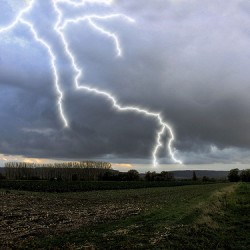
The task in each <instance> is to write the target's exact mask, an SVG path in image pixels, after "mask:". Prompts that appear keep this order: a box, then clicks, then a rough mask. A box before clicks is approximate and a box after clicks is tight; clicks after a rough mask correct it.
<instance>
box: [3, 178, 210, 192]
mask: <svg viewBox="0 0 250 250" xmlns="http://www.w3.org/2000/svg"><path fill="white" fill-rule="evenodd" d="M207 183H209V182H206V183H205V182H201V181H190V180H189V181H188V180H187V181H172V182H170V181H154V182H146V181H24V180H21V181H19V180H2V181H0V188H5V189H12V190H26V191H33V192H57V193H61V192H82V191H95V190H121V189H138V188H153V187H173V186H185V185H202V184H207ZM211 183H214V182H211Z"/></svg>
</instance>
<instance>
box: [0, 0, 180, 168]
mask: <svg viewBox="0 0 250 250" xmlns="http://www.w3.org/2000/svg"><path fill="white" fill-rule="evenodd" d="M36 1H38V0H26V1H25V2H26V3H27V6H25V8H23V9H22V10H21V11H20V12H19V13H18V14H17V15H16V17H15V19H14V21H13V22H12V23H10V24H9V25H7V26H5V27H2V28H0V33H3V32H7V31H10V30H12V29H13V28H15V27H16V26H17V25H20V24H21V25H25V26H27V27H28V28H29V30H30V32H31V33H32V35H33V37H34V39H35V40H36V41H37V42H38V43H40V44H42V45H43V46H44V47H45V48H46V49H47V51H48V54H49V56H50V60H51V68H52V71H53V75H54V84H55V88H56V91H57V93H58V112H59V114H60V117H61V119H62V122H63V124H64V126H65V127H69V122H68V118H67V116H66V114H65V112H64V108H63V99H64V91H63V89H62V87H61V85H60V82H59V81H60V80H59V72H58V67H57V65H56V59H57V58H56V55H55V53H54V52H53V49H52V46H51V44H50V43H49V42H48V41H46V40H45V39H42V38H41V37H40V36H39V34H38V32H37V30H36V29H35V27H34V25H33V23H32V22H31V21H28V20H27V19H25V15H26V14H28V13H29V12H30V11H32V9H33V7H34V5H35V3H36ZM51 2H52V6H53V8H54V11H55V13H56V14H57V17H56V22H55V24H54V32H55V33H56V34H57V35H58V36H59V37H60V39H61V41H62V42H63V45H64V50H65V51H64V52H65V53H66V54H67V56H68V58H69V60H70V62H71V65H72V68H73V69H74V72H75V76H74V79H73V81H74V85H75V88H76V89H77V90H79V91H86V92H89V93H92V94H95V95H98V96H101V97H103V98H106V99H108V100H109V101H110V102H111V104H112V106H113V107H114V109H115V110H116V111H118V112H133V113H137V114H141V115H144V116H147V117H150V118H152V119H154V120H156V121H157V122H158V125H159V127H160V129H159V131H157V134H156V138H155V141H156V142H155V145H154V148H153V150H152V157H153V165H154V166H157V165H158V158H157V155H158V153H159V150H160V148H161V147H162V146H163V145H162V140H163V138H162V137H163V136H164V134H165V133H166V132H168V134H169V140H168V143H167V146H166V147H167V150H168V153H169V155H170V157H171V159H172V161H173V162H175V163H178V164H182V162H181V161H180V160H179V159H177V158H176V156H175V149H174V148H173V142H174V140H175V136H174V133H173V130H172V128H171V127H170V125H169V124H168V123H167V122H166V121H164V119H163V118H162V116H161V114H160V113H156V112H152V111H149V110H147V109H145V108H142V107H137V106H123V105H120V104H119V102H118V100H117V98H116V97H115V96H113V95H112V94H111V93H109V92H107V91H104V90H101V89H98V88H94V87H91V86H87V85H85V84H81V83H80V78H81V76H82V69H81V67H80V66H79V65H78V64H77V62H76V58H75V55H74V54H73V52H72V50H71V48H70V46H69V43H68V41H67V39H66V36H65V33H64V32H65V30H66V29H67V28H68V27H69V25H71V24H78V23H80V22H87V23H88V24H89V25H90V27H92V28H93V29H94V30H96V31H97V32H99V33H100V34H102V35H105V36H107V37H109V38H110V39H111V41H112V42H113V44H114V47H115V50H116V55H117V56H118V57H120V56H122V52H123V51H122V47H121V43H120V41H119V38H118V36H117V35H116V34H115V33H113V32H110V31H109V30H107V29H105V28H103V27H102V26H101V25H100V24H99V22H101V21H102V20H107V19H115V18H121V19H123V20H125V21H127V22H129V23H134V22H135V21H134V20H133V19H132V18H130V17H128V16H126V15H123V14H119V13H118V14H110V15H95V14H91V15H83V16H80V17H79V16H77V17H74V18H70V19H64V18H63V11H62V10H61V8H60V4H61V3H64V4H68V5H70V6H71V7H75V8H76V7H84V6H85V5H86V4H88V3H94V4H103V5H112V2H113V1H112V0H78V1H77V0H51Z"/></svg>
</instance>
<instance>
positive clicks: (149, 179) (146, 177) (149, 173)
mask: <svg viewBox="0 0 250 250" xmlns="http://www.w3.org/2000/svg"><path fill="white" fill-rule="evenodd" d="M145 180H146V181H152V175H151V172H150V171H148V172H147V173H146V174H145Z"/></svg>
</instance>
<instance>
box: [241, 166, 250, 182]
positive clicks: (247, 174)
mask: <svg viewBox="0 0 250 250" xmlns="http://www.w3.org/2000/svg"><path fill="white" fill-rule="evenodd" d="M240 179H241V181H244V182H250V169H244V170H242V171H241V173H240Z"/></svg>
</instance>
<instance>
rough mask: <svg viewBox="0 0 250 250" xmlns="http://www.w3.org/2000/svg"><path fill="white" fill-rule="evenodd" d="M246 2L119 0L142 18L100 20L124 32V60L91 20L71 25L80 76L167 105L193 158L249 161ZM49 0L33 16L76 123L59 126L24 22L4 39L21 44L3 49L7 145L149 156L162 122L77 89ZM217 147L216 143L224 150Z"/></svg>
mask: <svg viewBox="0 0 250 250" xmlns="http://www.w3.org/2000/svg"><path fill="white" fill-rule="evenodd" d="M246 5H247V1H241V2H240V3H238V2H237V3H236V2H235V3H234V2H230V3H228V1H212V2H211V1H208V0H207V1H202V2H201V1H198V0H195V1H190V3H188V2H186V1H179V2H178V3H177V2H176V1H165V0H158V1H145V0H143V1H132V0H131V1H117V3H116V5H115V9H117V10H118V11H120V12H124V13H126V14H129V15H130V16H132V17H133V18H135V19H136V21H137V22H136V24H135V25H133V24H128V23H126V22H124V21H123V20H118V19H117V20H114V21H108V22H102V23H101V24H102V26H103V27H106V28H108V29H110V30H112V31H113V32H116V33H117V34H119V36H120V40H121V43H122V45H123V49H124V57H123V58H120V59H118V58H116V56H115V50H114V46H113V44H112V41H111V40H110V39H108V38H107V37H105V36H103V35H100V34H97V33H96V32H94V31H93V30H92V29H91V28H90V27H89V26H88V25H87V24H86V23H82V24H80V25H74V26H72V28H70V29H68V30H67V37H68V39H69V40H70V46H71V47H72V48H73V51H74V53H75V54H76V55H77V61H78V63H79V64H80V65H81V66H82V68H83V69H84V77H82V83H86V84H88V85H90V86H97V87H99V88H102V89H104V90H109V91H110V92H112V93H113V94H114V95H115V96H117V97H118V99H119V101H120V102H121V103H122V104H131V105H134V104H135V105H139V106H145V107H147V108H149V109H150V110H153V111H161V112H162V115H163V116H164V117H165V119H166V120H167V121H169V123H170V124H171V125H172V126H173V128H174V131H175V134H176V136H177V141H176V143H175V147H176V148H177V149H178V156H179V157H180V158H183V160H184V161H185V162H187V163H190V164H191V163H203V164H204V163H213V162H230V161H233V162H236V161H242V162H244V163H245V162H248V160H249V158H248V156H247V153H246V152H247V151H248V150H249V148H250V136H249V135H250V126H249V123H250V111H249V110H250V109H249V106H250V99H249V89H250V87H249V83H248V79H249V77H250V71H249V69H248V65H249V64H250V61H249V60H250V59H249V58H250V57H249V52H248V51H249V49H248V48H249V21H250V19H249V18H250V17H249V16H248V15H247V14H246V11H245V9H246V8H247V6H246ZM42 7H43V8H42V9H39V8H41V6H40V7H39V6H37V10H36V13H35V14H34V15H33V17H32V16H31V18H34V17H35V20H36V22H35V24H36V26H37V27H38V28H39V29H40V30H41V31H43V32H44V37H46V38H47V39H50V41H51V43H52V44H53V48H55V51H56V53H57V55H58V58H59V59H60V60H59V61H58V62H57V63H58V66H59V68H60V70H61V71H60V72H61V74H60V76H61V82H60V83H61V85H62V87H63V89H64V90H65V96H64V107H65V112H66V114H67V116H68V118H69V120H70V123H71V128H70V129H66V130H64V129H62V126H61V123H60V117H59V115H58V112H57V104H56V94H55V88H54V85H53V82H52V73H51V71H50V67H49V62H48V56H47V54H46V51H45V50H44V49H43V48H42V47H41V46H40V45H37V44H36V43H35V42H34V41H32V40H31V35H30V34H29V32H28V31H27V30H26V29H24V28H19V29H16V30H15V31H14V32H13V33H12V34H9V35H8V36H7V35H5V39H7V38H6V37H12V38H14V37H15V36H16V37H18V38H19V39H20V41H19V44H18V42H15V41H14V40H13V41H11V40H8V39H7V40H5V42H1V46H0V53H1V61H0V65H1V68H0V93H1V100H0V104H1V106H0V107H1V108H0V119H1V124H0V128H1V130H0V138H1V140H0V141H1V142H0V152H1V153H5V154H19V155H20V154H22V155H25V156H30V157H45V158H49V157H51V158H67V159H74V158H77V159H81V158H98V159H99V158H102V157H103V158H108V157H110V156H112V158H113V159H116V160H117V159H120V160H121V161H133V162H137V163H141V162H143V161H145V162H148V159H150V157H151V150H152V147H153V144H154V142H155V138H154V137H155V134H156V130H157V128H158V127H157V123H156V122H155V121H153V120H152V119H147V118H145V117H143V116H141V115H133V114H131V113H122V114H118V113H117V112H116V111H115V110H114V109H113V108H112V107H111V105H110V102H108V101H106V100H105V99H103V97H98V96H95V95H89V94H88V93H86V92H77V91H76V90H75V89H74V85H73V83H72V80H71V79H72V78H71V77H72V71H71V68H70V66H69V65H70V64H69V62H68V59H67V56H66V55H65V54H64V53H62V52H61V51H62V44H61V43H60V41H59V40H58V38H57V37H56V36H55V34H52V32H51V30H50V29H48V23H49V22H50V21H51V20H52V19H53V13H52V12H51V13H48V11H47V9H46V8H48V6H46V4H44V5H43V6H42ZM115 9H112V8H110V9H109V8H105V11H103V10H102V9H100V8H99V9H98V11H99V12H104V13H105V12H110V13H112V12H115V11H116V10H115ZM38 10H40V11H39V12H37V11H38ZM94 10H95V7H94V6H91V8H90V9H89V11H91V12H93V11H94ZM79 11H80V10H77V12H79ZM37 13H38V14H37ZM70 13H73V11H72V10H70ZM45 17H47V18H45ZM41 20H43V21H41ZM21 41H24V43H23V44H24V47H22V43H21ZM38 131H47V132H48V131H49V133H47V132H46V133H40V132H38ZM167 139H168V138H167V137H166V138H165V140H164V143H166V142H167ZM211 145H214V146H216V148H217V149H218V150H217V151H216V154H215V153H211V150H210V149H211ZM159 156H160V158H161V161H162V163H170V161H169V160H168V159H167V160H166V159H165V158H164V157H166V152H165V150H164V149H163V150H162V151H161V153H160V155H159ZM143 159H145V160H143ZM226 159H228V160H226ZM237 159H238V160H237Z"/></svg>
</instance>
